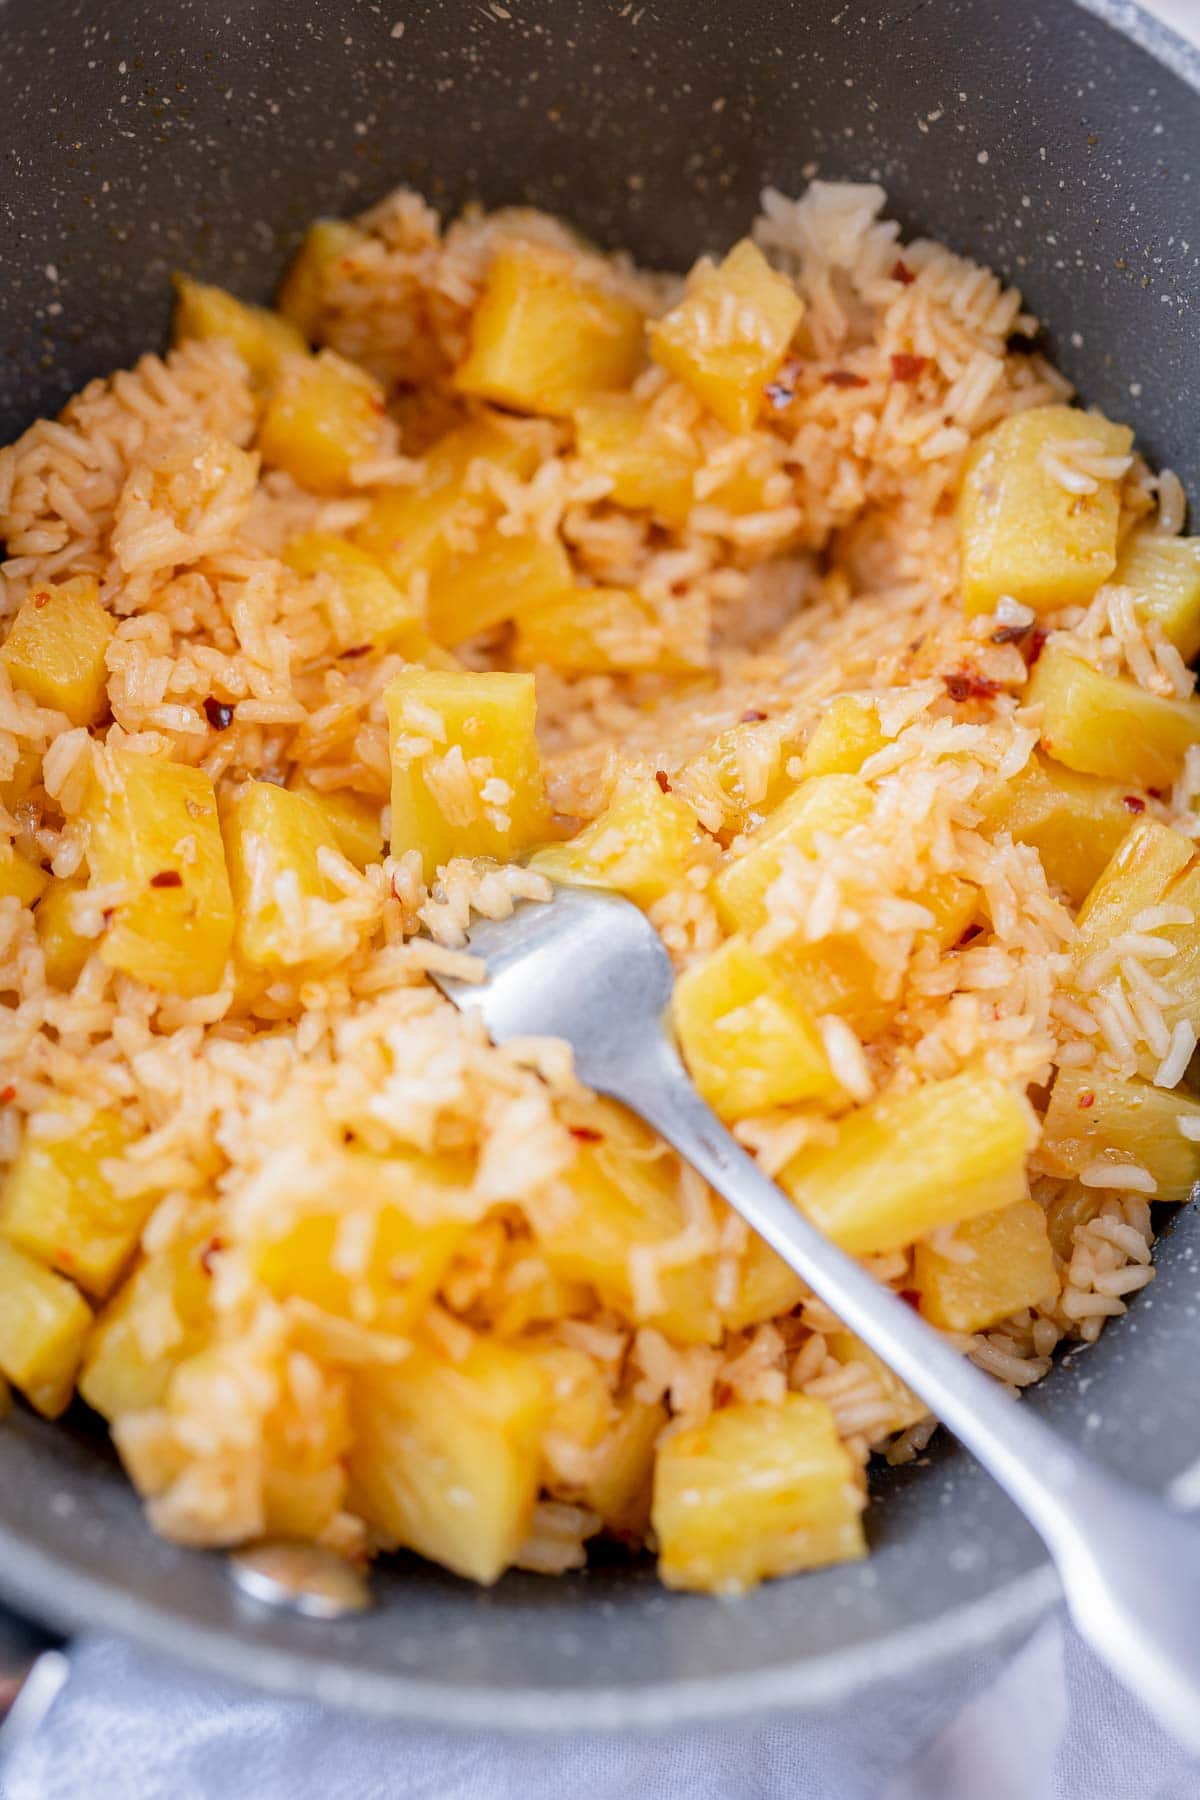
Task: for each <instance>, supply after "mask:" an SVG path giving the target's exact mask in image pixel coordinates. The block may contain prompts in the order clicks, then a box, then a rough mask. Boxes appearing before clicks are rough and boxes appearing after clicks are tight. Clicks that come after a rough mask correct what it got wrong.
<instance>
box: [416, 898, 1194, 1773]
mask: <svg viewBox="0 0 1200 1800" xmlns="http://www.w3.org/2000/svg"><path fill="white" fill-rule="evenodd" d="M469 949H470V952H471V954H472V955H473V956H475V957H477V958H479V959H480V960H481V962H482V965H483V970H482V973H483V975H484V979H483V980H482V981H480V982H478V983H476V982H472V981H469V980H466V979H463V978H459V977H451V976H448V975H441V974H435V975H434V980H435V981H436V982H437V984H438V986H439V987H440V988H441V990H442V992H443V993H444V994H445V995H446V996H447V998H448V999H450V1000H452V1001H453V1002H454V1004H455V1005H456V1006H457V1007H459V1008H460V1009H461V1010H462V1011H464V1012H473V1013H477V1014H478V1015H479V1016H480V1018H481V1019H482V1021H483V1023H484V1025H485V1026H486V1027H487V1030H488V1033H489V1034H490V1036H491V1038H492V1041H493V1042H494V1043H498V1044H502V1043H504V1042H506V1041H507V1040H509V1039H512V1038H518V1037H531V1036H534V1037H555V1038H564V1039H565V1040H566V1041H567V1043H568V1044H570V1046H571V1048H572V1050H573V1052H574V1057H575V1068H576V1071H577V1073H578V1075H579V1077H580V1079H581V1080H582V1081H584V1082H586V1083H587V1085H588V1086H589V1087H591V1088H593V1089H595V1090H596V1091H597V1092H599V1093H602V1094H607V1095H610V1096H611V1097H612V1098H613V1099H614V1100H619V1101H621V1102H622V1103H623V1104H624V1105H625V1106H627V1107H629V1108H630V1109H631V1110H632V1111H633V1112H635V1113H637V1114H639V1116H640V1117H641V1118H642V1119H644V1120H645V1122H646V1123H647V1124H648V1125H651V1126H653V1128H654V1129H655V1131H657V1132H658V1134H659V1136H660V1137H662V1138H665V1139H666V1141H667V1142H668V1143H669V1144H671V1145H673V1147H674V1148H675V1149H676V1150H677V1151H678V1152H679V1154H680V1155H681V1156H682V1157H683V1158H684V1159H685V1160H686V1161H687V1162H689V1163H691V1165H692V1167H693V1168H695V1169H697V1170H698V1171H699V1172H700V1174H701V1175H703V1176H704V1177H705V1179H706V1180H707V1181H708V1182H709V1184H710V1185H711V1186H712V1187H713V1188H715V1189H716V1191H717V1193H719V1194H720V1195H721V1196H722V1197H723V1198H724V1199H725V1200H726V1201H727V1202H728V1203H729V1205H730V1206H732V1207H733V1208H734V1209H735V1210H736V1211H737V1212H739V1213H740V1214H741V1216H742V1217H743V1218H744V1219H745V1220H746V1221H747V1222H748V1224H750V1225H751V1226H752V1227H753V1229H754V1230H755V1231H756V1232H758V1234H759V1235H760V1237H762V1238H764V1239H765V1240H766V1242H767V1243H768V1244H769V1245H770V1246H771V1248H772V1249H773V1250H775V1251H776V1252H777V1253H778V1255H779V1256H781V1257H782V1258H783V1260H784V1262H786V1263H788V1264H789V1265H790V1266H791V1267H792V1268H793V1269H794V1270H795V1271H796V1273H797V1274H798V1275H800V1276H802V1277H803V1279H804V1281H805V1282H806V1283H807V1284H808V1286H809V1287H810V1288H811V1289H812V1291H813V1293H814V1294H817V1295H818V1296H819V1297H820V1298H821V1299H822V1300H823V1301H825V1303H826V1304H827V1305H828V1306H829V1307H830V1308H831V1309H832V1310H833V1311H834V1312H835V1313H836V1314H837V1315H838V1317H839V1318H840V1319H841V1321H842V1323H843V1324H844V1325H845V1326H847V1327H848V1329H849V1330H851V1331H853V1332H855V1333H856V1334H857V1335H858V1336H859V1337H860V1338H861V1339H862V1340H863V1342H864V1343H865V1344H868V1345H869V1346H870V1348H871V1349H872V1350H874V1351H875V1352H876V1353H877V1354H878V1355H879V1356H881V1357H882V1358H883V1360H884V1361H885V1362H886V1363H887V1364H888V1365H889V1367H890V1368H892V1369H893V1370H894V1371H895V1373H896V1374H897V1375H898V1376H899V1377H900V1378H901V1380H903V1381H904V1382H906V1383H907V1384H908V1386H909V1387H911V1388H912V1389H913V1390H914V1391H915V1392H916V1393H917V1394H919V1395H920V1397H921V1398H922V1399H923V1400H924V1401H925V1402H926V1403H927V1404H928V1406H929V1408H930V1410H931V1412H933V1413H935V1414H936V1415H937V1417H938V1418H939V1419H940V1420H941V1422H942V1423H943V1424H944V1425H946V1426H947V1427H948V1428H949V1429H950V1430H951V1431H952V1432H953V1433H954V1435H955V1436H956V1437H957V1438H958V1439H959V1440H960V1442H961V1443H963V1444H965V1445H966V1447H967V1448H968V1449H969V1450H971V1451H972V1452H973V1453H974V1455H975V1456H976V1457H977V1458H978V1460H979V1461H980V1462H981V1463H982V1464H983V1466H984V1468H986V1469H987V1470H988V1471H989V1472H990V1474H991V1475H992V1476H993V1477H994V1478H995V1480H996V1481H998V1482H999V1483H1000V1485H1001V1487H1002V1488H1004V1490H1005V1492H1006V1493H1007V1494H1008V1495H1009V1497H1010V1498H1011V1499H1012V1500H1013V1501H1015V1503H1016V1505H1017V1506H1018V1507H1019V1508H1020V1509H1021V1511H1022V1512H1023V1513H1024V1514H1025V1516H1026V1518H1027V1519H1028V1520H1029V1521H1030V1522H1031V1524H1032V1525H1033V1526H1034V1528H1035V1530H1037V1532H1038V1533H1039V1534H1040V1536H1041V1538H1042V1540H1043V1542H1044V1543H1045V1545H1046V1548H1047V1549H1048V1550H1049V1552H1050V1555H1051V1557H1052V1558H1053V1560H1054V1563H1055V1565H1056V1567H1057V1569H1058V1574H1059V1578H1060V1581H1061V1583H1062V1587H1063V1591H1064V1594H1065V1596H1066V1602H1067V1607H1068V1610H1069V1612H1070V1614H1071V1617H1072V1618H1073V1620H1074V1622H1075V1625H1076V1627H1077V1629H1078V1630H1079V1632H1080V1634H1081V1635H1082V1636H1083V1637H1084V1638H1085V1639H1086V1640H1087V1642H1088V1643H1089V1644H1090V1645H1091V1646H1092V1649H1093V1650H1095V1651H1096V1653H1097V1654H1098V1655H1099V1656H1100V1657H1102V1658H1103V1660H1104V1661H1105V1662H1106V1663H1107V1664H1108V1666H1109V1667H1110V1668H1111V1669H1112V1670H1113V1672H1114V1673H1115V1674H1116V1675H1117V1676H1118V1678H1119V1679H1120V1680H1122V1681H1123V1682H1124V1683H1125V1685H1126V1686H1127V1687H1129V1688H1131V1689H1132V1690H1133V1691H1134V1692H1135V1693H1137V1694H1138V1695H1139V1696H1140V1697H1141V1699H1142V1700H1143V1701H1144V1702H1145V1704H1146V1705H1147V1706H1148V1707H1149V1708H1150V1710H1151V1711H1152V1712H1154V1713H1156V1714H1157V1715H1158V1717H1159V1718H1160V1719H1161V1720H1162V1721H1163V1723H1164V1724H1165V1725H1166V1726H1167V1727H1168V1728H1169V1729H1171V1730H1172V1731H1174V1732H1175V1734H1176V1735H1177V1736H1178V1737H1179V1738H1180V1739H1181V1740H1182V1741H1183V1742H1185V1743H1186V1744H1187V1745H1188V1746H1189V1747H1190V1748H1191V1749H1193V1750H1200V1531H1197V1529H1196V1527H1195V1525H1194V1524H1191V1523H1188V1522H1187V1521H1186V1520H1185V1519H1184V1518H1183V1517H1182V1515H1181V1514H1180V1513H1178V1512H1176V1511H1174V1510H1172V1509H1171V1508H1169V1507H1168V1505H1167V1504H1166V1503H1165V1502H1164V1501H1162V1500H1160V1499H1158V1498H1157V1497H1156V1496H1154V1495H1152V1494H1149V1493H1147V1492H1145V1491H1144V1490H1140V1489H1138V1488H1135V1487H1133V1486H1131V1485H1130V1484H1129V1483H1127V1482H1125V1481H1123V1480H1122V1479H1120V1478H1119V1477H1117V1476H1115V1475H1113V1474H1111V1473H1110V1472H1109V1471H1107V1470H1105V1469H1103V1468H1101V1467H1100V1466H1099V1465H1098V1464H1096V1463H1094V1462H1092V1461H1091V1460H1090V1459H1089V1458H1088V1457H1086V1456H1084V1455H1082V1454H1081V1452H1080V1451H1079V1450H1078V1449H1077V1448H1076V1447H1075V1446H1074V1445H1073V1444H1070V1443H1068V1442H1067V1441H1066V1440H1065V1439H1063V1438H1061V1437H1060V1436H1059V1435H1058V1434H1057V1433H1056V1432H1054V1431H1052V1430H1051V1429H1050V1428H1049V1426H1047V1425H1045V1424H1044V1423H1043V1422H1042V1420H1041V1419H1039V1418H1038V1417H1037V1416H1036V1415H1035V1414H1034V1413H1033V1412H1032V1411H1031V1410H1030V1409H1029V1408H1027V1407H1020V1406H1017V1405H1015V1404H1014V1401H1013V1398H1012V1396H1011V1394H1009V1393H1008V1392H1007V1391H1006V1390H1005V1389H1003V1388H1001V1387H1000V1386H999V1385H998V1384H997V1383H996V1382H994V1381H993V1380H992V1379H991V1378H990V1377H988V1376H986V1375H984V1374H983V1373H981V1371H980V1370H978V1369H976V1368H975V1367H974V1365H973V1364H972V1363H970V1362H969V1361H968V1360H967V1359H966V1358H965V1357H963V1356H961V1355H960V1354H959V1353H958V1352H957V1351H956V1350H954V1349H953V1348H952V1347H951V1346H950V1344H948V1343H947V1342H946V1340H945V1339H944V1338H942V1337H941V1336H940V1335H939V1334H938V1333H937V1332H936V1331H935V1330H934V1329H933V1327H932V1326H930V1325H927V1324H926V1323H925V1322H924V1321H923V1320H922V1319H921V1318H920V1316H919V1315H918V1314H917V1313H915V1312H914V1311H913V1310H912V1309H911V1308H910V1307H909V1306H908V1305H906V1303H905V1302H904V1301H903V1300H902V1299H900V1298H899V1296H898V1295H896V1294H894V1293H893V1292H892V1291H891V1290H890V1289H889V1288H886V1287H884V1286H882V1284H880V1283H879V1282H877V1281H876V1280H875V1279H874V1278H873V1277H872V1276H871V1275H869V1274H868V1273H867V1272H866V1270H865V1269H863V1268H862V1267H861V1266H860V1264H858V1263H857V1262H855V1261H854V1259H853V1258H852V1257H850V1256H848V1255H846V1253H845V1252H844V1251H842V1250H839V1249H838V1248H837V1246H836V1245H835V1244H834V1243H832V1242H831V1241H830V1240H829V1239H828V1238H826V1237H824V1236H823V1235H822V1234H821V1232H819V1231H818V1230H817V1229H816V1227H815V1226H813V1225H812V1224H810V1223H809V1221H808V1220H807V1219H806V1218H805V1217H804V1215H803V1214H802V1213H801V1212H800V1211H799V1209H798V1208H797V1207H796V1206H795V1205H794V1204H793V1203H792V1201H791V1200H789V1199H788V1197H787V1196H786V1194H784V1193H783V1191H782V1190H781V1189H780V1188H778V1187H776V1186H775V1184H774V1182H772V1181H770V1180H769V1179H768V1178H767V1176H766V1175H764V1174H763V1172H762V1170H761V1169H760V1168H759V1167H758V1165H757V1163H755V1162H754V1160H753V1159H752V1158H751V1157H750V1156H748V1155H747V1154H746V1152H745V1151H744V1150H742V1149H741V1147H740V1146H739V1145H738V1144H737V1143H736V1142H735V1141H734V1139H733V1138H732V1137H731V1136H730V1134H729V1132H728V1131H727V1130H726V1129H725V1127H724V1126H723V1125H722V1124H721V1122H720V1120H719V1119H718V1118H717V1116H716V1114H715V1113H714V1112H712V1111H711V1110H710V1108H709V1107H708V1106H707V1105H706V1104H705V1102H704V1101H703V1100H702V1099H701V1098H700V1095H699V1094H698V1093H697V1092H696V1089H695V1088H694V1087H693V1086H692V1083H691V1080H690V1079H689V1077H688V1074H687V1071H686V1069H685V1068H684V1065H683V1062H682V1060H681V1059H680V1056H679V1053H678V1051H677V1049H676V1048H675V1043H674V1040H673V1036H672V1033H671V1029H670V1024H669V1016H670V1015H669V1002H670V998H671V988H672V984H673V972H672V968H671V962H670V958H669V957H668V955H667V951H666V947H665V946H664V944H663V942H662V939H661V938H660V937H659V935H658V933H657V932H656V931H655V929H654V927H653V926H652V925H651V923H650V921H649V920H648V919H647V918H646V917H645V915H644V914H643V913H641V912H640V911H639V910H638V909H637V907H635V906H634V905H632V904H631V902H629V901H628V900H624V899H622V898H620V897H619V896H618V895H616V894H612V893H609V892H607V891H602V890H595V889H587V888H576V887H556V888H555V889H554V895H553V898H552V899H550V900H548V901H522V902H521V903H519V905H518V906H517V908H516V910H515V911H514V912H513V914H512V916H511V917H510V918H508V919H504V920H489V919H482V920H479V921H478V922H477V923H475V924H474V925H473V927H472V929H471V932H470V935H469Z"/></svg>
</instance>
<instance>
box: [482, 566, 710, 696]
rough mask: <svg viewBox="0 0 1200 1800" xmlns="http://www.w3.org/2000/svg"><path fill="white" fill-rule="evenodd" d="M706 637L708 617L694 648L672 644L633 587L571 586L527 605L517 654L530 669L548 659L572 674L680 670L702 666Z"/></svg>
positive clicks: (519, 628) (519, 621)
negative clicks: (556, 594)
mask: <svg viewBox="0 0 1200 1800" xmlns="http://www.w3.org/2000/svg"><path fill="white" fill-rule="evenodd" d="M707 636H708V633H707V619H705V621H704V630H703V632H699V631H698V632H697V633H696V638H697V642H696V646H695V649H694V650H693V649H692V647H691V646H690V645H687V644H684V645H679V644H677V643H675V642H673V641H672V639H671V637H670V636H668V634H667V633H666V632H664V630H663V627H662V625H661V624H660V622H659V620H658V617H657V615H656V614H655V611H654V608H653V607H652V606H650V605H649V603H648V602H647V601H645V600H643V599H642V597H641V595H640V594H637V593H634V592H633V590H632V589H630V588H603V587H572V588H569V589H567V590H566V591H565V592H564V593H563V594H561V596H560V597H559V598H558V599H552V600H549V601H547V602H545V603H544V604H542V605H539V606H536V607H530V608H522V610H521V612H520V613H519V614H518V616H517V635H516V643H515V656H516V660H517V661H518V662H521V663H524V665H525V666H526V668H533V667H534V666H536V665H537V664H538V663H547V664H548V665H549V666H550V668H552V669H561V670H564V671H565V672H567V673H568V674H573V675H588V674H605V673H607V672H608V671H610V670H628V671H631V672H633V671H642V672H645V673H649V674H662V675H667V674H678V673H680V672H682V671H684V670H687V669H693V668H696V667H699V666H701V665H702V664H703V661H704V650H705V646H706V644H707Z"/></svg>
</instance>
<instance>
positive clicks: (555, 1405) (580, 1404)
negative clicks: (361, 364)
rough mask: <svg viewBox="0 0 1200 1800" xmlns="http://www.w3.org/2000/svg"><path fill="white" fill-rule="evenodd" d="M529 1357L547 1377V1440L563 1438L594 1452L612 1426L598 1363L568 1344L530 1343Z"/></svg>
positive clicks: (605, 1390) (606, 1388)
mask: <svg viewBox="0 0 1200 1800" xmlns="http://www.w3.org/2000/svg"><path fill="white" fill-rule="evenodd" d="M529 1354H530V1356H531V1357H532V1358H533V1360H534V1362H535V1363H536V1364H537V1365H538V1367H539V1369H541V1371H542V1373H543V1374H544V1375H545V1377H546V1392H547V1394H548V1396H549V1399H548V1404H547V1412H546V1436H547V1438H550V1437H555V1436H557V1437H563V1438H567V1439H569V1441H570V1442H571V1443H572V1444H581V1445H582V1446H583V1447H584V1449H586V1450H591V1449H594V1448H595V1446H596V1445H597V1444H598V1443H599V1442H600V1440H601V1438H602V1437H603V1436H604V1435H605V1433H606V1432H607V1430H608V1428H609V1426H610V1425H611V1424H612V1423H613V1403H612V1399H611V1397H610V1395H609V1391H608V1382H607V1381H606V1380H605V1378H604V1374H603V1372H602V1370H601V1368H600V1366H599V1364H598V1363H597V1362H596V1361H595V1359H594V1357H591V1356H588V1355H587V1354H586V1352H585V1351H583V1350H576V1349H575V1348H574V1346H573V1345H571V1344H531V1345H530V1346H529Z"/></svg>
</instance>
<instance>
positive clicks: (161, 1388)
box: [79, 1232, 219, 1423]
mask: <svg viewBox="0 0 1200 1800" xmlns="http://www.w3.org/2000/svg"><path fill="white" fill-rule="evenodd" d="M218 1247H219V1246H218V1243H217V1241H216V1240H213V1239H211V1238H210V1237H209V1236H208V1234H207V1233H204V1232H200V1233H193V1234H191V1235H189V1236H186V1237H181V1238H177V1239H176V1240H175V1241H174V1242H173V1243H171V1244H168V1245H167V1246H166V1247H165V1248H164V1249H161V1250H156V1251H155V1253H154V1255H153V1256H151V1257H147V1258H146V1259H145V1260H144V1261H143V1262H142V1263H140V1264H139V1266H138V1267H137V1268H136V1269H135V1270H134V1272H133V1274H132V1275H130V1276H129V1278H128V1280H126V1281H125V1282H123V1283H122V1285H121V1286H120V1287H119V1288H118V1289H117V1291H116V1293H115V1294H114V1295H113V1297H112V1299H111V1300H109V1302H108V1303H107V1305H106V1306H105V1307H104V1309H103V1311H102V1312H101V1313H100V1314H99V1316H98V1317H97V1319H96V1323H95V1327H94V1329H93V1331H92V1333H91V1336H90V1337H89V1338H88V1341H87V1346H86V1349H85V1353H84V1359H83V1368H82V1369H81V1371H80V1375H79V1392H80V1394H81V1395H82V1396H83V1398H84V1399H85V1400H86V1401H87V1403H88V1405H89V1406H90V1407H92V1408H93V1409H94V1410H95V1411H96V1412H98V1413H99V1414H100V1415H101V1416H102V1417H103V1418H105V1419H107V1420H108V1421H109V1422H110V1423H111V1422H112V1420H114V1419H119V1418H121V1417H123V1416H124V1414H126V1413H133V1412H144V1411H145V1410H146V1408H147V1407H151V1406H159V1405H161V1404H162V1402H163V1400H164V1399H165V1398H166V1394H167V1389H168V1387H169V1386H170V1382H171V1376H172V1375H173V1373H174V1371H175V1369H176V1368H177V1367H178V1365H179V1364H180V1363H181V1362H183V1361H184V1359H185V1358H186V1357H189V1356H193V1355H194V1354H195V1353H196V1352H197V1351H198V1350H199V1349H200V1348H201V1346H202V1345H203V1343H204V1340H205V1337H206V1336H207V1333H208V1329H209V1326H210V1322H211V1306H210V1293H211V1287H212V1276H211V1273H210V1262H211V1254H210V1253H211V1252H213V1251H215V1250H216V1249H217V1248H218Z"/></svg>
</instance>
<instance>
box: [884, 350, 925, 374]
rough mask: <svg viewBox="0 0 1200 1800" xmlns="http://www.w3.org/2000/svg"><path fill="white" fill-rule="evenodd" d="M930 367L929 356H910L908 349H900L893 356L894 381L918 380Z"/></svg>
mask: <svg viewBox="0 0 1200 1800" xmlns="http://www.w3.org/2000/svg"><path fill="white" fill-rule="evenodd" d="M928 367H929V358H928V357H927V356H910V355H909V354H908V352H907V351H906V350H899V351H897V352H896V354H895V355H894V356H893V357H892V379H893V381H916V380H917V379H918V377H919V376H921V375H923V374H924V373H925V370H926V369H927V368H928Z"/></svg>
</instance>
